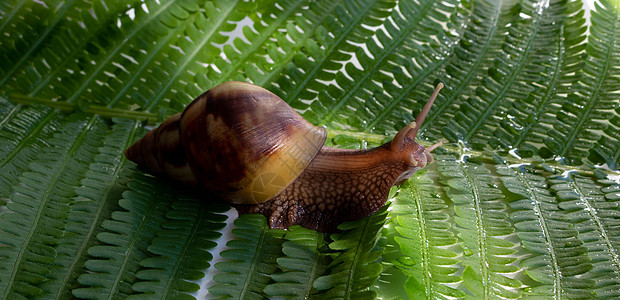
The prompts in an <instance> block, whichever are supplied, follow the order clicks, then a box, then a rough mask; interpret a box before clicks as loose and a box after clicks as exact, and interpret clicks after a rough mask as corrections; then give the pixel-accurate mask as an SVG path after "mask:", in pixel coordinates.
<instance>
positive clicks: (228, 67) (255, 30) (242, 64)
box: [182, 0, 334, 101]
mask: <svg viewBox="0 0 620 300" xmlns="http://www.w3.org/2000/svg"><path fill="white" fill-rule="evenodd" d="M310 4H311V3H308V1H306V0H297V1H287V2H284V3H280V4H278V5H261V6H260V7H259V10H258V11H257V12H256V13H253V14H251V15H250V16H249V18H250V20H251V21H252V24H251V26H245V27H244V28H243V29H242V32H243V37H244V39H242V38H240V37H238V38H236V39H234V40H233V41H232V43H230V44H225V45H224V47H223V55H222V56H220V57H217V58H215V61H214V62H213V63H212V64H211V66H210V67H209V68H208V70H207V71H206V72H201V73H200V75H199V76H196V78H195V79H194V80H193V82H195V84H194V85H190V86H188V87H187V88H185V91H186V93H187V94H183V95H182V97H184V98H185V99H184V100H185V101H186V100H187V99H192V98H194V97H195V95H199V94H201V93H203V92H204V91H205V90H207V89H209V88H211V87H213V86H215V85H217V84H219V83H222V82H224V81H229V80H245V78H246V76H247V77H249V78H250V80H251V81H252V82H254V83H258V81H260V80H261V79H262V77H263V76H265V73H266V72H268V71H269V70H270V69H271V68H273V67H275V65H274V63H272V62H269V61H268V59H267V58H268V57H269V58H271V60H272V61H273V62H276V63H277V64H284V63H283V62H282V61H281V60H280V58H279V57H278V56H281V55H279V54H280V52H279V51H273V50H272V47H278V46H280V45H281V44H280V43H282V42H283V40H281V38H278V42H277V44H275V45H274V44H273V43H274V42H273V41H272V39H274V35H275V34H276V33H280V32H286V31H287V30H288V29H293V32H295V31H294V30H295V29H294V27H293V26H290V25H292V24H293V22H294V20H295V19H297V16H295V12H297V11H299V10H300V8H301V7H303V6H306V5H310ZM312 4H313V6H314V7H316V6H318V5H316V4H315V3H312ZM331 5H334V4H331ZM321 17H325V16H324V15H323V16H321ZM246 18H248V17H246ZM240 24H243V23H240ZM301 24H303V23H301ZM293 32H290V33H288V34H293ZM311 33H312V32H308V33H306V34H307V35H310V34H311ZM306 39H307V37H306ZM299 42H301V43H302V44H303V40H302V41H299ZM300 46H301V45H300ZM294 52H295V51H293V53H294Z"/></svg>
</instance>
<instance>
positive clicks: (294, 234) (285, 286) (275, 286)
mask: <svg viewBox="0 0 620 300" xmlns="http://www.w3.org/2000/svg"><path fill="white" fill-rule="evenodd" d="M284 238H285V239H286V241H285V242H284V243H282V253H284V255H285V256H283V257H279V258H278V259H277V261H278V265H279V266H280V268H281V269H282V272H281V273H274V274H272V275H271V278H272V279H273V280H274V281H275V283H271V284H269V285H267V286H266V287H265V290H264V292H265V294H266V295H267V296H268V297H276V298H280V297H282V298H290V299H309V298H310V296H311V295H312V294H315V293H316V291H315V290H313V288H312V283H313V282H314V280H315V279H316V278H317V277H319V276H320V275H321V274H323V273H324V272H325V269H326V267H327V265H328V264H329V260H328V256H327V255H326V253H324V251H325V250H326V246H327V242H326V241H325V235H324V234H321V233H318V232H316V231H314V230H309V229H306V228H303V227H300V226H293V227H291V228H289V229H288V231H287V232H286V235H285V236H284Z"/></svg>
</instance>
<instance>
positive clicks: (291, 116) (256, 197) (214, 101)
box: [126, 81, 326, 204]
mask: <svg viewBox="0 0 620 300" xmlns="http://www.w3.org/2000/svg"><path fill="white" fill-rule="evenodd" d="M325 139H326V132H325V129H323V128H321V127H316V126H314V125H312V124H310V123H309V122H308V121H306V120H305V119H304V118H303V117H301V116H300V115H299V114H298V113H297V112H295V110H293V109H292V108H290V106H288V104H286V102H284V101H283V100H282V99H280V98H279V97H278V96H276V95H274V94H273V93H271V92H269V91H268V90H266V89H264V88H261V87H258V86H255V85H252V84H248V83H243V82H235V81H231V82H226V83H222V84H220V85H218V86H216V87H214V88H212V89H210V90H209V91H207V92H205V93H204V94H202V95H200V96H199V97H198V98H196V99H195V100H194V101H192V103H190V104H189V105H188V106H187V107H186V108H185V110H184V111H183V113H182V114H177V115H175V116H173V117H171V118H170V119H168V120H166V121H164V122H163V123H162V124H161V125H160V126H159V127H158V128H156V129H154V130H152V131H151V132H149V133H147V135H146V136H145V137H144V138H142V139H141V140H139V141H137V142H136V143H135V144H134V145H133V146H132V147H130V148H129V149H128V150H127V151H126V156H127V157H128V158H129V159H130V160H132V161H134V162H136V163H138V164H139V165H143V166H145V167H146V168H148V169H149V170H150V171H151V172H153V173H155V174H165V175H167V176H168V177H170V178H173V179H175V180H178V181H181V182H184V183H189V184H196V185H199V186H203V187H206V188H207V189H208V190H209V191H211V192H213V193H215V194H216V195H218V196H220V197H222V198H223V199H225V200H227V201H229V202H231V203H234V204H256V203H262V202H265V201H268V200H269V199H271V198H273V197H274V196H276V195H277V194H278V193H280V192H281V191H282V190H283V189H284V188H286V187H287V186H288V185H289V184H290V183H291V182H293V181H294V180H295V178H296V177H297V176H298V175H299V174H300V173H301V172H302V171H303V170H304V168H305V167H306V166H307V165H308V164H309V163H310V161H312V159H313V158H314V156H315V155H316V154H317V153H318V152H319V149H320V148H321V147H322V146H323V143H324V142H325Z"/></svg>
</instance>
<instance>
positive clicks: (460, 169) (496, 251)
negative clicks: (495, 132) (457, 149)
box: [437, 156, 522, 298]
mask: <svg viewBox="0 0 620 300" xmlns="http://www.w3.org/2000/svg"><path fill="white" fill-rule="evenodd" d="M437 169H438V170H439V172H440V173H441V174H442V175H443V176H444V178H445V179H441V180H442V182H446V184H447V185H448V187H447V188H446V193H447V195H448V197H449V198H450V199H451V200H452V201H453V202H454V212H455V213H456V216H455V223H456V224H457V226H456V230H457V231H458V232H459V234H458V237H459V239H460V240H461V241H462V247H463V251H464V257H463V262H464V264H465V269H464V271H463V284H464V286H465V287H466V288H467V289H468V290H469V291H470V292H471V293H473V294H474V295H476V296H477V297H506V298H516V297H518V296H519V294H518V288H520V287H521V285H522V284H521V282H519V280H517V279H514V278H510V277H508V276H506V275H504V274H512V273H515V272H516V271H518V268H517V267H516V266H515V265H513V263H514V262H515V261H516V258H515V257H510V256H509V255H511V254H514V253H515V252H517V249H516V246H515V244H514V243H512V242H511V241H510V240H509V239H508V237H510V236H511V235H513V233H514V228H513V227H512V225H511V223H510V221H509V220H508V213H507V212H506V204H505V203H504V202H502V201H501V200H502V199H503V198H504V196H503V195H502V194H501V192H500V191H499V190H498V189H496V188H493V186H494V182H493V177H492V176H491V175H490V171H489V170H488V169H487V168H486V167H485V166H484V165H481V164H475V163H467V162H464V161H457V160H456V159H455V158H453V157H450V156H441V157H439V161H437Z"/></svg>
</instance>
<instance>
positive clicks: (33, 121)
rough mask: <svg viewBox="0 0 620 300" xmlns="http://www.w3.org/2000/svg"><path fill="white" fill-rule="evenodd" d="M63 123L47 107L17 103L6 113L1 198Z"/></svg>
mask: <svg viewBox="0 0 620 300" xmlns="http://www.w3.org/2000/svg"><path fill="white" fill-rule="evenodd" d="M59 126H60V125H59V121H58V118H57V117H56V115H55V114H53V113H51V110H50V109H46V108H43V107H28V108H24V107H22V106H19V105H17V106H15V107H14V108H13V109H12V111H11V113H9V114H6V115H5V117H4V118H3V119H2V127H1V128H0V157H1V158H0V199H6V198H7V197H8V196H9V195H10V194H11V193H12V192H13V189H14V186H16V185H17V182H18V178H19V176H20V174H22V173H23V172H24V171H26V170H27V169H28V165H29V164H30V162H32V161H34V160H35V158H36V154H37V152H38V151H40V150H41V149H42V148H44V147H45V146H46V144H47V142H46V140H47V139H48V138H50V137H51V136H52V134H53V132H54V131H55V130H56V128H58V127H59ZM0 201H4V200H0Z"/></svg>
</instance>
